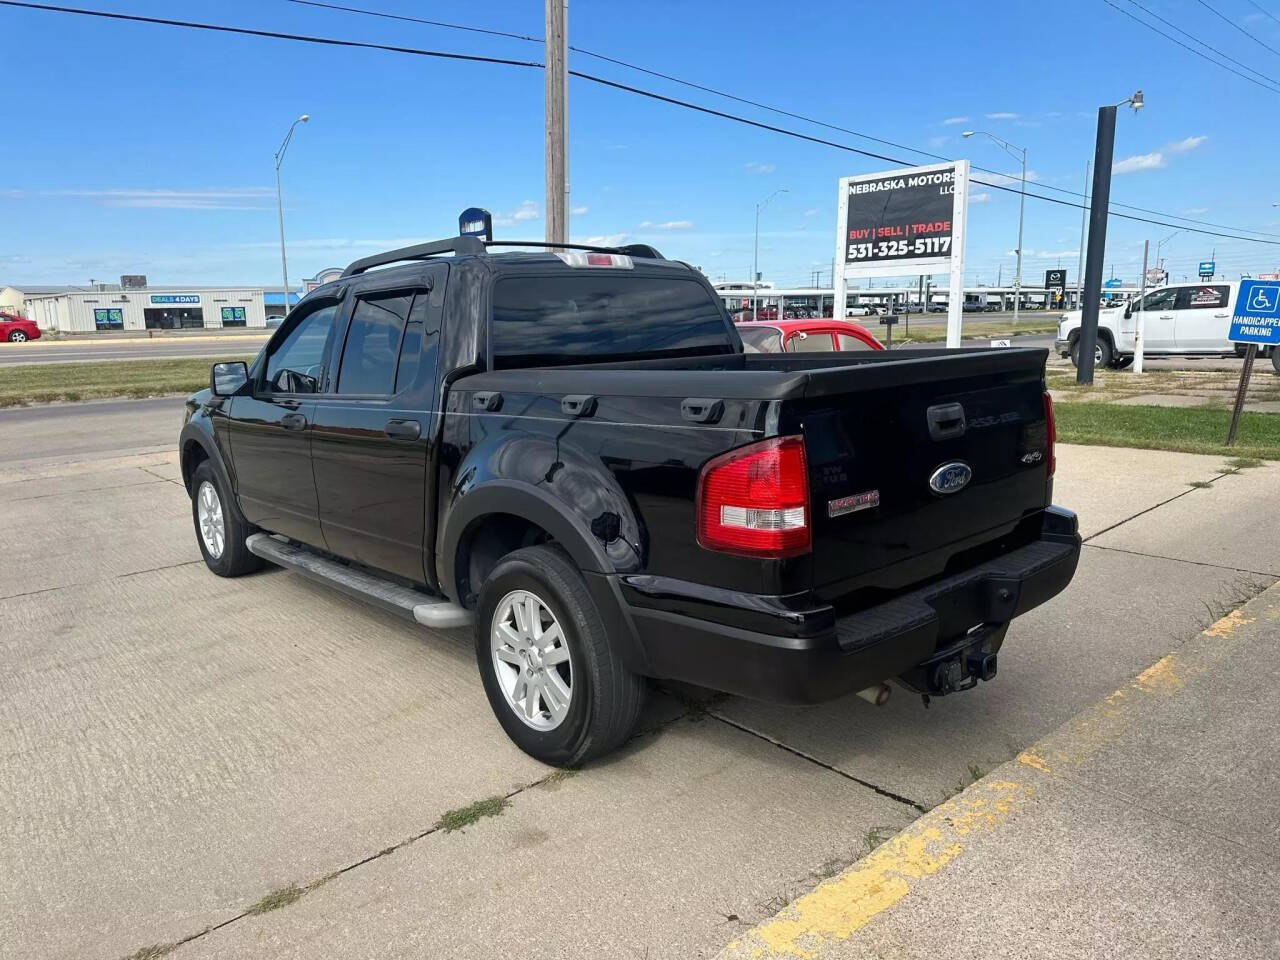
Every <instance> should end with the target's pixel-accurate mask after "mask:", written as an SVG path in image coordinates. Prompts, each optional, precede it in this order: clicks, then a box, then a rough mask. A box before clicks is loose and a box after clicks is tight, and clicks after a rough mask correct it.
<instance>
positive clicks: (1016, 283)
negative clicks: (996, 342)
mask: <svg viewBox="0 0 1280 960" xmlns="http://www.w3.org/2000/svg"><path fill="white" fill-rule="evenodd" d="M976 133H980V134H982V135H983V136H984V137H987V138H988V139H990V140H992V141H994V142H995V143H996V144H998V145H999V146H1000V148H1001V149H1002V150H1004V152H1005V153H1007V154H1009V156H1011V157H1013V158H1015V159H1017V158H1018V157H1019V156H1021V159H1022V188H1021V190H1020V191H1019V197H1018V250H1017V253H1018V265H1017V267H1016V268H1015V269H1016V271H1017V273H1016V275H1015V276H1014V278H1013V322H1014V325H1015V326H1016V325H1017V323H1018V306H1019V304H1020V303H1021V302H1022V221H1023V215H1024V213H1025V212H1026V209H1027V148H1026V147H1016V146H1014V145H1013V144H1012V143H1010V142H1009V141H1008V140H1002V139H1000V138H999V137H997V136H996V135H995V134H993V133H987V131H985V130H965V131H964V132H963V133H961V134H960V136H962V137H972V136H973V135H974V134H976Z"/></svg>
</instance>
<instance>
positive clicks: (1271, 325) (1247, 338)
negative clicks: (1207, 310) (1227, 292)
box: [1227, 280, 1280, 344]
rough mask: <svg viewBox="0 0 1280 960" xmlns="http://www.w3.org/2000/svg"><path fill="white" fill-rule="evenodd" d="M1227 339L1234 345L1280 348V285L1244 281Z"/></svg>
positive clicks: (1259, 281)
mask: <svg viewBox="0 0 1280 960" xmlns="http://www.w3.org/2000/svg"><path fill="white" fill-rule="evenodd" d="M1227 339H1228V340H1230V341H1231V342H1232V343H1264V344H1280V283H1268V282H1265V281H1261V280H1241V281H1240V294H1239V296H1237V297H1236V310H1235V314H1234V316H1232V318H1231V332H1230V333H1229V334H1227Z"/></svg>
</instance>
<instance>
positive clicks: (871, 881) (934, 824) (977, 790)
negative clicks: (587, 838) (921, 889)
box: [720, 780, 1031, 960]
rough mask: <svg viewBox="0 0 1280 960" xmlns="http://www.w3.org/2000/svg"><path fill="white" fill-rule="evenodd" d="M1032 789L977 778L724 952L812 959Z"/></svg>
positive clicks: (728, 957)
mask: <svg viewBox="0 0 1280 960" xmlns="http://www.w3.org/2000/svg"><path fill="white" fill-rule="evenodd" d="M1030 796H1031V788H1030V787H1029V786H1027V785H1025V784H1021V783H1015V782H1013V781H1010V780H994V781H980V782H979V783H976V784H974V785H973V786H971V787H969V788H968V789H967V790H965V791H963V792H962V793H960V794H958V795H957V796H955V797H953V798H951V799H950V800H948V801H947V802H946V803H944V804H942V805H941V806H939V807H935V808H934V809H933V810H930V811H929V812H928V813H926V814H925V815H924V816H922V817H921V818H920V819H919V820H917V821H916V822H915V823H913V824H912V825H911V826H909V827H907V828H906V829H905V830H903V831H902V832H901V833H899V834H898V835H897V836H896V837H894V838H893V839H892V840H889V841H888V842H886V843H884V844H883V845H881V846H880V847H878V848H877V849H876V850H875V851H874V852H872V853H871V854H869V855H868V856H867V857H864V858H863V859H862V860H860V861H858V862H857V863H856V864H854V865H853V866H852V867H850V868H849V869H848V870H846V871H844V872H843V873H841V874H839V875H837V876H835V877H833V878H832V879H830V880H827V881H825V882H823V883H822V884H820V885H819V886H818V887H816V888H815V889H814V890H812V891H810V892H809V893H807V894H805V895H804V896H803V897H800V898H799V899H798V900H796V901H795V902H794V903H792V904H790V905H789V906H787V907H785V908H783V910H782V911H781V912H780V913H778V914H777V916H775V917H773V918H772V919H769V920H766V921H764V922H763V923H761V924H759V925H758V926H756V927H754V928H753V929H752V930H750V931H749V932H748V933H747V934H745V935H744V936H742V937H740V938H738V939H737V940H735V941H733V942H732V943H730V944H729V945H728V946H727V947H725V948H724V950H723V951H722V952H721V953H720V960H747V958H750V960H773V958H798V960H812V958H814V957H816V956H818V955H819V953H820V952H821V951H822V950H823V948H824V947H827V946H830V945H833V944H838V943H841V942H843V941H846V940H848V939H849V938H850V937H852V936H853V935H854V934H855V933H857V932H858V931H859V930H861V929H862V928H863V927H865V926H866V925H867V924H868V923H870V922H871V921H872V920H873V919H875V918H876V917H877V916H879V915H880V914H882V913H884V912H885V911H886V910H888V909H889V908H890V907H892V906H894V905H895V904H897V903H899V902H900V901H902V900H903V899H905V898H906V897H908V896H910V895H911V891H912V890H913V889H914V887H915V886H916V885H917V883H918V882H919V881H920V880H921V879H923V878H925V877H929V876H932V875H933V874H935V873H937V872H938V871H939V870H942V869H943V868H944V867H946V866H947V864H949V863H951V861H953V860H955V859H956V857H959V856H960V855H962V854H963V853H964V851H965V846H966V844H965V838H967V837H969V836H970V835H972V834H975V833H979V832H982V831H986V830H991V829H994V828H995V827H996V826H998V825H999V824H1000V823H1002V822H1004V821H1005V820H1006V819H1008V817H1009V816H1010V815H1011V814H1012V813H1013V812H1014V811H1015V810H1016V809H1017V808H1018V806H1019V805H1020V804H1021V803H1022V802H1024V801H1025V800H1026V799H1027V798H1028V797H1030Z"/></svg>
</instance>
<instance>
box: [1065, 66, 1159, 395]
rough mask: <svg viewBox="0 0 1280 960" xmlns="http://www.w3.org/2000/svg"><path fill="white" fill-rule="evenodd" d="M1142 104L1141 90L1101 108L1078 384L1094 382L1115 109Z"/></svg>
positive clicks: (1085, 263)
mask: <svg viewBox="0 0 1280 960" xmlns="http://www.w3.org/2000/svg"><path fill="white" fill-rule="evenodd" d="M1125 104H1129V105H1131V106H1132V107H1133V109H1134V110H1135V111H1137V110H1141V109H1142V105H1143V99H1142V91H1141V90H1138V91H1136V92H1135V93H1134V95H1133V96H1132V97H1130V98H1129V99H1127V100H1122V101H1120V103H1117V104H1113V105H1110V106H1105V107H1099V108H1098V135H1097V140H1096V143H1095V146H1094V152H1093V200H1092V202H1091V203H1090V205H1089V249H1088V251H1087V253H1086V255H1085V262H1084V306H1083V308H1082V310H1081V314H1080V339H1079V340H1078V341H1077V342H1076V343H1077V346H1076V383H1079V384H1086V385H1092V384H1093V361H1094V351H1095V350H1097V348H1098V301H1099V300H1100V299H1101V297H1102V257H1103V254H1104V252H1105V251H1106V245H1107V204H1108V203H1109V202H1110V200H1111V161H1112V160H1113V159H1114V154H1115V146H1116V108H1117V107H1120V106H1123V105H1125Z"/></svg>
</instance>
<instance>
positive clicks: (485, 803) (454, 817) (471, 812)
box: [436, 797, 511, 833]
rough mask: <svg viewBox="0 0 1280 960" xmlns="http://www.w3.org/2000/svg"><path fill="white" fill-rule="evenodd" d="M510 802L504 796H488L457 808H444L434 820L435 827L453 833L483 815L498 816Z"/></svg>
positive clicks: (480, 818) (481, 817) (482, 817)
mask: <svg viewBox="0 0 1280 960" xmlns="http://www.w3.org/2000/svg"><path fill="white" fill-rule="evenodd" d="M510 802H511V801H509V800H508V799H507V798H506V797H488V798H487V799H484V800H477V801H476V802H475V803H470V804H467V806H465V807H459V808H458V809H457V810H446V811H445V812H444V813H442V814H440V819H439V820H437V821H436V829H437V830H443V831H444V832H445V833H453V831H455V830H461V829H462V828H463V827H469V826H471V825H472V824H473V823H475V822H476V821H478V820H483V819H484V818H485V817H496V816H498V815H499V814H500V813H502V811H503V810H505V809H507V807H508V806H509V805H510Z"/></svg>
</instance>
